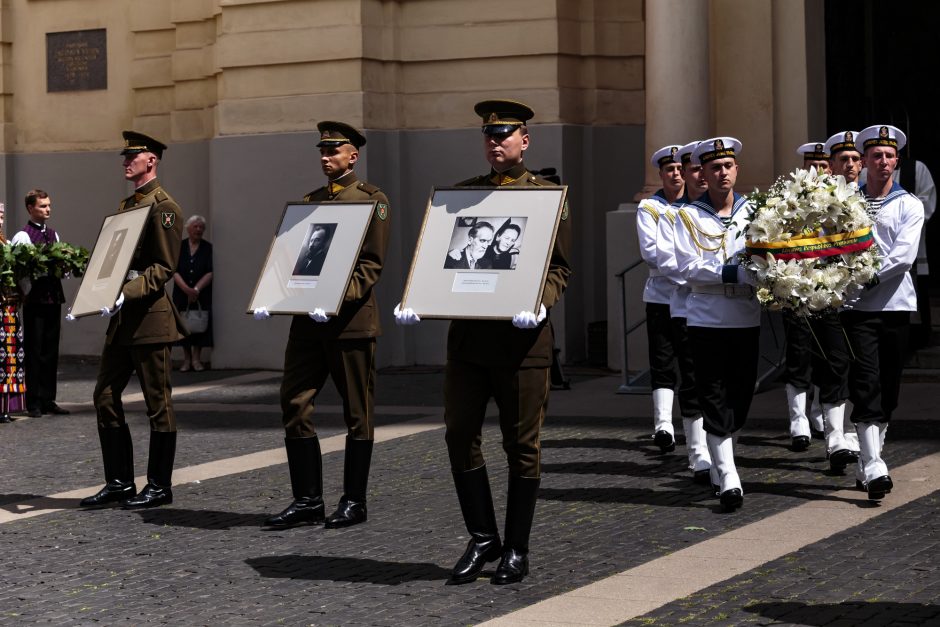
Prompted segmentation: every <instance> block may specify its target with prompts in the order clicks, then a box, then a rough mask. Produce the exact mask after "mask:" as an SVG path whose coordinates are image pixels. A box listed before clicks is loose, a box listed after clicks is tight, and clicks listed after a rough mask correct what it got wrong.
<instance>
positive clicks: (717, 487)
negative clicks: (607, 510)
mask: <svg viewBox="0 0 940 627" xmlns="http://www.w3.org/2000/svg"><path fill="white" fill-rule="evenodd" d="M709 481H711V479H709ZM711 486H712V496H714V497H719V496H721V486H720V485H715V484H714V483H713V484H711Z"/></svg>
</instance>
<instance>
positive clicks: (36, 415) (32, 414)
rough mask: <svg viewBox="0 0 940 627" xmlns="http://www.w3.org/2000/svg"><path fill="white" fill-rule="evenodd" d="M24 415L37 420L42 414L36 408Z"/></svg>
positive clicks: (28, 410)
mask: <svg viewBox="0 0 940 627" xmlns="http://www.w3.org/2000/svg"><path fill="white" fill-rule="evenodd" d="M26 415H27V416H29V417H30V418H39V417H40V416H42V412H41V411H40V410H39V409H38V408H36V407H34V408H33V409H27V410H26Z"/></svg>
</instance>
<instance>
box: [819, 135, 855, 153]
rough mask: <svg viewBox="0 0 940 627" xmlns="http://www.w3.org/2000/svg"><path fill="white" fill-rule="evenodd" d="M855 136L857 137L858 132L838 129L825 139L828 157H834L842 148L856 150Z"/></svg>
mask: <svg viewBox="0 0 940 627" xmlns="http://www.w3.org/2000/svg"><path fill="white" fill-rule="evenodd" d="M856 137H858V133H856V132H855V131H839V132H838V133H836V134H835V135H833V136H832V137H830V138H829V139H827V140H826V152H828V153H829V156H830V157H835V156H836V153H837V152H842V151H843V150H853V151H855V152H858V148H856V147H855V138H856Z"/></svg>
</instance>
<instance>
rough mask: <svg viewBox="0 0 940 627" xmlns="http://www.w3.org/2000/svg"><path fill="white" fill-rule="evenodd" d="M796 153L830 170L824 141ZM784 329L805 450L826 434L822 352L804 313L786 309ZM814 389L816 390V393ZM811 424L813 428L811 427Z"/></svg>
mask: <svg viewBox="0 0 940 627" xmlns="http://www.w3.org/2000/svg"><path fill="white" fill-rule="evenodd" d="M796 154H798V155H800V156H801V157H803V169H804V170H808V169H810V168H816V169H817V170H820V171H822V172H825V173H827V174H828V173H829V153H827V152H826V148H825V144H823V143H821V142H809V143H806V144H803V145H802V146H800V147H799V148H797V149H796ZM783 328H784V331H785V333H786V336H787V347H786V369H785V371H784V378H785V380H786V388H785V389H786V393H787V413H788V414H789V416H790V441H791V448H792V449H793V450H794V451H797V452H800V451H805V450H806V449H808V448H809V440H810V435H811V434H812V432H816V433H817V434H819V436H820V437H821V436H822V435H823V420H822V410H821V409H820V406H819V402H818V396H819V393H818V391H816V390H813V379H814V377H815V372H814V370H813V354H814V353H815V354H819V348H818V347H817V346H816V340H815V339H814V338H813V332H812V331H811V330H810V322H809V320H808V319H807V318H805V317H803V316H796V315H794V314H792V313H790V312H784V315H783ZM814 392H815V393H814ZM810 399H812V402H811V406H810V410H809V412H807V411H806V408H807V402H809V401H810ZM811 426H812V429H810V427H811Z"/></svg>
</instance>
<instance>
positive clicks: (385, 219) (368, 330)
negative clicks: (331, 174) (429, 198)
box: [290, 172, 389, 340]
mask: <svg viewBox="0 0 940 627" xmlns="http://www.w3.org/2000/svg"><path fill="white" fill-rule="evenodd" d="M324 200H358V201H367V202H371V201H376V202H378V204H377V205H376V208H375V211H373V212H372V218H371V219H370V221H369V228H368V230H367V231H366V237H365V240H364V241H363V243H362V248H361V249H360V250H359V258H358V259H356V265H355V266H354V267H353V272H352V278H351V279H350V281H349V287H347V288H346V295H345V296H344V297H343V304H342V305H341V306H340V310H339V313H338V314H337V315H335V316H331V317H330V319H329V320H328V321H326V322H314V321H313V320H311V319H310V317H309V316H294V320H293V322H292V323H291V327H290V337H291V338H296V339H320V340H323V339H341V340H352V339H360V338H367V337H378V336H379V335H381V334H382V326H381V324H380V323H379V308H378V304H377V303H376V299H375V294H374V292H373V288H374V287H375V284H376V282H377V281H378V280H379V276H380V275H381V274H382V266H383V264H384V263H385V251H386V249H387V248H388V236H389V206H388V198H387V197H386V196H385V194H384V193H382V190H380V189H379V188H378V187H376V186H375V185H370V184H369V183H366V182H365V181H360V180H359V179H358V178H356V173H355V172H350V173H349V174H346V175H345V176H342V177H340V178H339V179H337V180H335V181H332V182H331V183H329V184H327V185H325V186H323V187H321V188H320V189H317V190H314V191H312V192H310V193H309V194H307V195H306V196H304V201H306V202H311V201H324Z"/></svg>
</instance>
